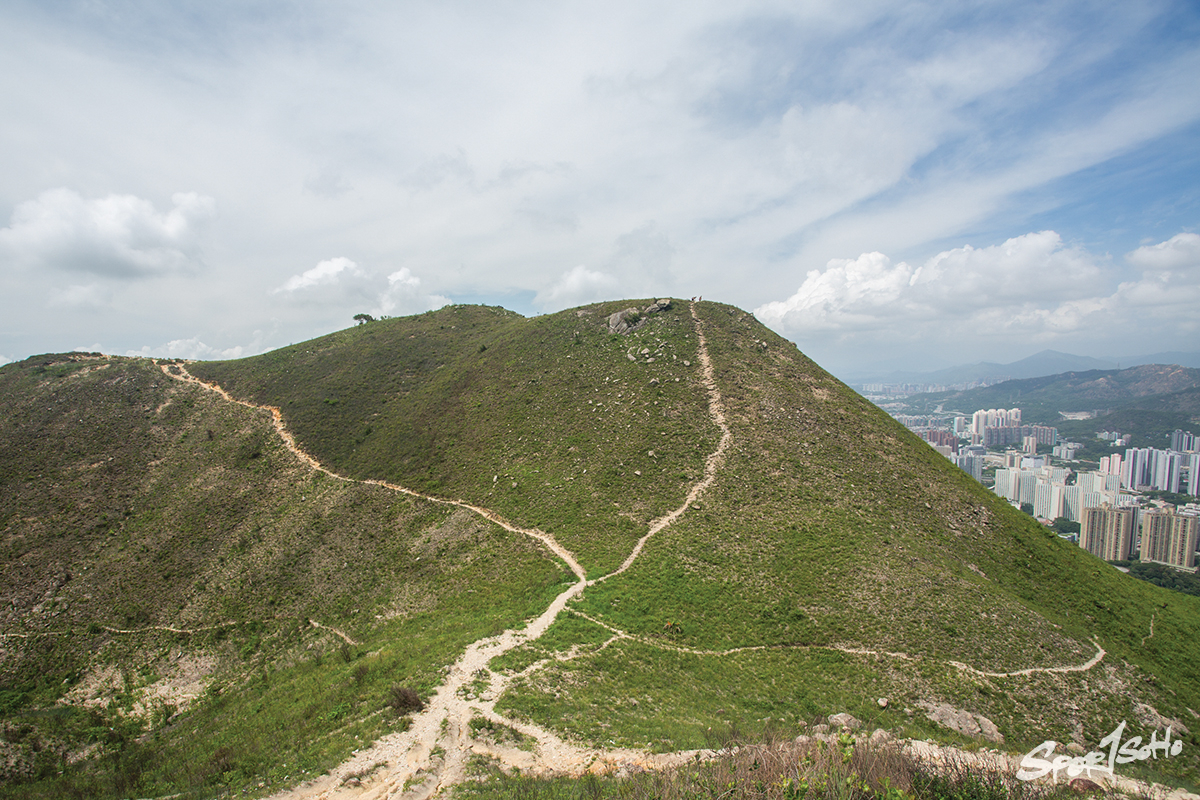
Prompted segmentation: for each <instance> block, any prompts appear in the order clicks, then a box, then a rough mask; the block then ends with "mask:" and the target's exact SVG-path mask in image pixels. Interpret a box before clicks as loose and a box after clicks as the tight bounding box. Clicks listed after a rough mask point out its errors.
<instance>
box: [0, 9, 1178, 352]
mask: <svg viewBox="0 0 1200 800" xmlns="http://www.w3.org/2000/svg"><path fill="white" fill-rule="evenodd" d="M1198 77H1200V11H1198V10H1197V6H1196V4H1195V3H1194V2H1190V0H1188V1H1186V2H1185V1H1180V2H1156V1H1155V0H1139V2H1136V3H1113V2H1070V1H1069V0H1067V1H1064V2H1044V1H1043V2H1035V3H1023V2H1019V0H1003V1H1002V2H972V1H971V0H953V2H945V3H939V2H899V1H897V2H890V1H889V0H855V2H850V3H847V2H844V1H841V0H838V1H835V0H829V1H828V2H826V1H825V0H814V1H813V2H808V1H806V0H796V1H794V2H778V3H776V2H736V0H722V2H704V0H690V2H673V3H662V2H653V1H650V0H638V2H624V0H613V1H612V2H608V3H603V4H598V3H587V4H585V3H572V2H505V1H504V0H500V1H499V2H456V0H437V2H399V3H383V2H375V3H356V2H345V1H343V2H338V3H328V2H320V3H318V2H305V1H304V0H295V1H294V2H293V1H290V0H202V1H198V2H187V1H180V2H161V0H145V2H136V1H134V0H129V1H128V2H120V1H118V0H111V1H108V0H78V2H71V1H70V0H55V1H53V2H46V0H30V1H29V2H26V1H25V0H7V2H5V3H4V4H3V5H2V6H0V108H2V109H3V116H2V117H0V174H2V175H3V180H2V181H0V363H2V362H3V361H8V360H15V359H21V358H25V357H26V356H28V355H31V354H35V353H43V352H56V351H63V350H71V349H87V350H100V351H103V352H108V353H117V354H127V353H128V354H147V355H164V356H166V355H169V356H184V357H192V358H225V357H236V356H243V355H251V354H255V353H259V352H263V351H264V350H268V349H270V348H273V347H278V346H280V345H286V344H288V343H291V342H298V341H302V340H305V339H308V338H311V337H313V336H316V335H320V334H323V333H327V332H329V331H332V330H336V329H338V328H342V327H346V326H347V325H349V324H352V323H351V318H352V317H353V315H354V314H356V313H360V312H366V313H371V314H376V315H380V314H387V315H393V316H397V315H402V314H410V313H419V312H422V311H425V310H428V309H430V308H434V307H437V306H440V305H442V304H445V303H448V302H454V303H464V302H471V303H477V302H484V303H489V304H498V305H504V306H506V307H508V308H511V309H515V310H517V311H519V312H521V313H523V314H527V315H533V314H539V313H545V312H549V311H556V310H559V309H563V308H568V307H571V306H575V305H579V304H583V303H587V302H591V301H594V300H604V299H617V298H621V297H649V296H675V297H690V296H692V295H703V296H704V297H705V298H706V299H714V300H721V301H724V302H729V303H733V304H736V305H738V306H741V307H743V308H745V309H747V310H752V311H754V313H755V314H756V315H757V316H758V317H759V319H761V320H762V321H763V322H765V323H767V324H768V325H770V326H771V327H772V328H774V329H775V330H777V331H778V332H780V333H781V334H783V335H785V336H787V337H788V338H790V339H792V340H794V341H796V342H797V343H798V344H799V345H800V347H801V349H802V350H804V351H805V352H806V353H808V354H809V355H811V356H813V357H814V358H815V359H816V360H817V361H818V362H819V363H821V364H823V365H825V366H827V367H828V368H830V369H832V370H834V371H835V373H837V372H841V373H847V372H852V371H855V370H861V369H871V368H874V367H877V366H880V365H887V366H890V367H904V368H910V369H934V368H938V367H943V366H948V365H951V364H956V363H963V362H971V361H979V360H983V359H987V360H995V361H1004V362H1006V361H1013V360H1016V359H1019V358H1023V357H1025V356H1027V355H1030V354H1031V353H1033V352H1036V351H1038V350H1041V349H1044V348H1047V347H1049V348H1054V349H1057V350H1064V351H1067V352H1073V353H1078V354H1081V355H1092V356H1121V355H1137V354H1141V353H1150V352H1157V351H1162V350H1191V351H1195V350H1200V235H1198V233H1197V232H1198V231H1200V80H1198Z"/></svg>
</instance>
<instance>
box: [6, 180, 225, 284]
mask: <svg viewBox="0 0 1200 800" xmlns="http://www.w3.org/2000/svg"><path fill="white" fill-rule="evenodd" d="M171 202H172V205H173V208H172V209H171V210H170V211H166V212H160V211H158V210H157V209H156V208H155V207H154V204H153V203H151V202H150V201H149V200H143V199H142V198H139V197H135V196H133V195H118V194H110V195H108V196H106V197H101V198H97V199H93V200H85V199H84V198H83V197H82V196H80V195H79V194H78V193H77V192H74V191H72V190H70V189H50V190H48V191H45V192H42V193H41V194H40V195H38V197H37V199H36V200H27V201H26V202H24V203H21V204H19V205H18V206H17V207H16V209H15V210H14V211H13V214H12V220H11V222H10V223H9V226H8V227H7V228H3V229H0V252H3V253H4V254H6V255H7V256H8V257H9V258H11V259H12V260H13V261H15V262H17V263H19V264H22V265H24V266H25V267H27V268H31V269H34V270H39V271H40V270H62V271H67V272H85V273H90V274H93V275H97V276H101V277H113V278H137V277H144V276H149V275H162V274H166V273H171V272H177V271H181V270H185V269H190V268H195V267H196V266H198V265H199V260H198V259H199V247H198V235H197V234H198V231H197V227H198V226H199V225H200V224H201V223H202V222H203V221H204V220H207V219H208V218H210V217H212V216H213V214H214V210H215V202H214V201H213V199H212V198H211V197H205V196H202V195H199V194H196V193H194V192H184V193H177V194H175V195H172V197H171Z"/></svg>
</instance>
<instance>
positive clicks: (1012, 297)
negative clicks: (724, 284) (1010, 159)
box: [755, 231, 1103, 333]
mask: <svg viewBox="0 0 1200 800" xmlns="http://www.w3.org/2000/svg"><path fill="white" fill-rule="evenodd" d="M1102 278H1103V275H1102V271H1101V269H1100V268H1099V267H1098V266H1097V265H1096V263H1095V262H1094V260H1093V258H1092V257H1091V256H1090V254H1088V253H1086V252H1084V251H1082V250H1080V249H1078V248H1074V247H1066V246H1064V245H1063V243H1062V239H1061V238H1060V237H1059V235H1058V234H1057V233H1055V232H1054V231H1041V232H1039V233H1029V234H1025V235H1024V236H1017V237H1014V238H1012V239H1009V240H1008V241H1006V242H1004V243H1003V244H1000V245H995V246H992V247H984V248H974V247H971V246H970V245H967V246H965V247H960V248H955V249H953V250H946V251H944V252H941V253H938V254H937V255H935V256H934V257H933V258H930V259H928V260H927V261H926V262H925V263H924V264H922V265H921V266H920V267H916V268H913V267H912V266H910V265H908V264H907V263H905V262H903V261H902V262H900V263H899V264H894V265H893V264H892V262H891V259H889V258H888V257H887V256H886V255H884V254H883V253H879V252H874V253H864V254H862V255H861V256H859V257H858V258H856V259H833V260H831V261H830V262H829V264H828V265H827V266H826V268H825V269H824V270H812V271H810V272H809V273H808V275H807V276H806V278H805V280H804V283H803V284H801V286H800V288H799V289H798V290H797V291H796V293H795V294H793V295H792V296H791V297H789V298H787V299H786V300H783V301H778V302H772V303H766V304H764V305H762V306H760V307H759V308H757V309H756V310H755V314H756V315H757V316H758V317H759V319H761V320H763V321H764V322H766V323H767V324H769V325H772V326H773V327H776V328H778V329H781V330H786V331H792V332H797V333H798V332H802V331H815V330H825V331H838V332H856V331H865V330H877V329H879V328H880V327H883V326H885V325H889V324H892V322H893V321H894V320H897V319H902V320H905V321H907V322H909V323H913V322H916V321H922V322H933V321H936V323H937V324H939V325H944V324H946V323H947V322H948V321H950V320H955V319H960V320H962V319H968V320H969V319H971V318H972V317H973V316H975V315H977V314H981V313H986V314H989V315H991V319H992V320H993V321H994V320H995V319H997V318H999V317H1000V316H1003V315H1009V316H1012V317H1014V318H1015V317H1017V316H1018V315H1020V314H1023V313H1027V312H1026V311H1025V309H1026V308H1027V305H1028V304H1029V303H1034V304H1038V303H1041V304H1045V303H1048V302H1052V301H1055V300H1067V299H1074V298H1076V297H1078V296H1079V295H1080V293H1081V292H1088V291H1092V290H1094V289H1095V288H1096V283H1097V281H1099V280H1101V279H1102ZM1056 319H1057V320H1058V322H1057V323H1056V326H1059V327H1061V324H1062V319H1064V318H1058V317H1056ZM1026 323H1027V324H1028V320H1026Z"/></svg>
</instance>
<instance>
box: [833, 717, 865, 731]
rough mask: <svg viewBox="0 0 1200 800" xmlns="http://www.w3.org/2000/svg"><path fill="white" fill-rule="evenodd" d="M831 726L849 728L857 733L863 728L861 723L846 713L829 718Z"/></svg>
mask: <svg viewBox="0 0 1200 800" xmlns="http://www.w3.org/2000/svg"><path fill="white" fill-rule="evenodd" d="M829 724H830V725H833V726H834V727H837V728H849V729H850V730H852V731H856V730H858V729H859V728H861V727H862V723H861V722H859V721H858V720H857V719H855V718H854V717H852V716H850V715H849V714H847V713H845V712H842V713H841V714H834V715H833V716H832V717H830V718H829Z"/></svg>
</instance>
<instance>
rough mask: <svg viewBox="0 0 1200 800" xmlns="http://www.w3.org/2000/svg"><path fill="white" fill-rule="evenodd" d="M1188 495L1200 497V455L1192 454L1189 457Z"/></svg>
mask: <svg viewBox="0 0 1200 800" xmlns="http://www.w3.org/2000/svg"><path fill="white" fill-rule="evenodd" d="M1187 473H1188V482H1187V493H1188V494H1190V495H1191V496H1192V497H1200V453H1192V454H1191V455H1190V456H1189V457H1188V468H1187Z"/></svg>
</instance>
